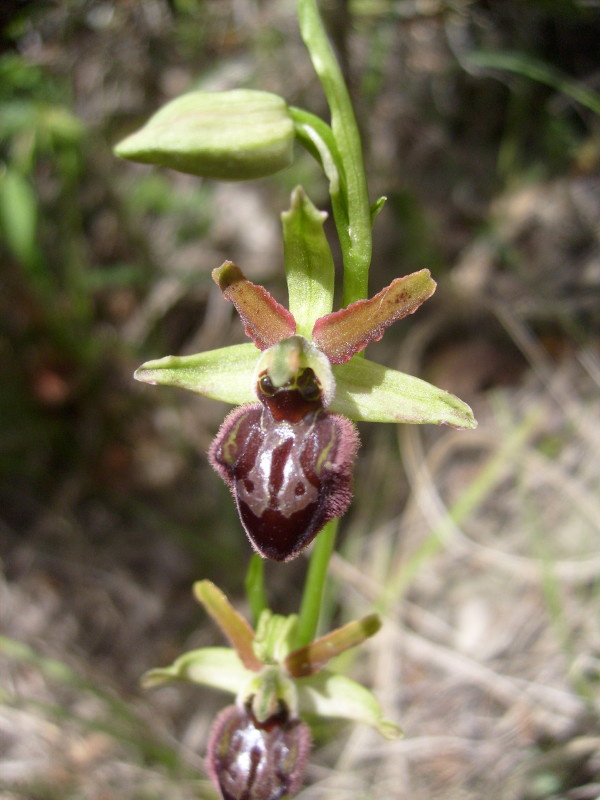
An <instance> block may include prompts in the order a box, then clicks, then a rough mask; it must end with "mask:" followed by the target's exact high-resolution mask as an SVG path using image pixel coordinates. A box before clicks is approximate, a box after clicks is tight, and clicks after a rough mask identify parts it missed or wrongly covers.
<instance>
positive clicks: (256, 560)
mask: <svg viewBox="0 0 600 800" xmlns="http://www.w3.org/2000/svg"><path fill="white" fill-rule="evenodd" d="M246 597H247V598H248V603H249V605H250V610H251V612H252V621H253V623H254V624H255V625H256V623H257V622H258V618H259V617H260V615H261V614H262V612H263V611H264V610H265V608H268V603H267V595H266V592H265V562H264V561H263V559H262V558H261V557H260V556H259V555H257V554H256V553H255V554H254V555H253V556H252V558H251V559H250V564H249V565H248V571H247V572H246Z"/></svg>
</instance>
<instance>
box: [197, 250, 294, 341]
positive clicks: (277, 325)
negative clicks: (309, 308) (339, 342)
mask: <svg viewBox="0 0 600 800" xmlns="http://www.w3.org/2000/svg"><path fill="white" fill-rule="evenodd" d="M212 277H213V280H214V282H215V283H216V284H217V286H218V287H219V288H220V289H221V291H222V292H223V295H224V296H225V298H226V299H227V300H229V301H230V302H232V303H233V305H234V306H235V307H236V309H237V311H238V314H239V315H240V317H241V319H242V322H243V324H244V330H245V332H246V336H249V337H250V339H252V341H253V342H254V344H255V345H256V346H257V347H258V348H259V350H266V349H267V347H272V346H273V345H274V344H277V342H280V341H281V340H282V339H287V338H288V337H289V336H293V335H294V334H295V333H296V322H295V320H294V317H293V316H292V314H291V313H290V312H289V311H288V310H287V308H284V307H283V306H282V305H281V304H280V303H278V302H277V300H275V298H274V297H272V296H271V295H270V294H269V292H267V290H266V289H265V288H264V287H262V286H257V285H256V284H255V283H251V282H250V281H249V280H248V279H247V278H246V277H245V276H244V273H243V272H242V270H241V269H240V268H239V267H238V266H236V265H235V264H234V263H232V262H231V261H226V262H225V263H224V264H221V266H220V267H218V268H217V269H214V270H213V272H212Z"/></svg>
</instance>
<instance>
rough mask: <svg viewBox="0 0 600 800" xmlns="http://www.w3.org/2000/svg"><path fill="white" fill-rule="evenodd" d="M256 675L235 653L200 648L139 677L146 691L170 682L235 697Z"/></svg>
mask: <svg viewBox="0 0 600 800" xmlns="http://www.w3.org/2000/svg"><path fill="white" fill-rule="evenodd" d="M255 674H256V673H255V672H252V671H250V670H247V669H246V668H245V667H244V665H243V664H242V662H241V661H240V659H239V657H238V655H237V653H236V652H235V650H232V649H231V648H229V647H201V648H200V649H198V650H190V651H189V652H188V653H184V654H183V655H182V656H180V657H179V658H178V659H177V660H176V661H174V662H173V664H171V666H169V667H159V668H157V669H151V670H149V671H148V672H146V673H145V674H144V675H143V677H142V686H143V687H144V688H146V689H147V688H150V687H153V686H161V685H162V684H164V683H168V682H169V681H176V680H180V681H191V682H192V683H201V684H203V685H205V686H211V687H212V688H213V689H221V690H222V691H224V692H231V694H235V695H237V694H238V692H239V690H240V687H241V686H246V685H247V684H248V682H249V681H250V680H251V679H252V677H253V676H254V675H255Z"/></svg>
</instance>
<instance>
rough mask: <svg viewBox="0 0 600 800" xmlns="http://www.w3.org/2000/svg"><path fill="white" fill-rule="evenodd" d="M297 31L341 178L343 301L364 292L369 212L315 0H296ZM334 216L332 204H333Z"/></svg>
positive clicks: (356, 147)
mask: <svg viewBox="0 0 600 800" xmlns="http://www.w3.org/2000/svg"><path fill="white" fill-rule="evenodd" d="M298 18H299V22H300V32H301V34H302V38H303V40H304V43H305V44H306V47H307V48H308V52H309V54H310V57H311V60H312V63H313V66H314V68H315V72H316V73H317V76H318V78H319V80H320V81H321V84H322V86H323V90H324V92H325V97H326V98H327V102H328V104H329V108H330V111H331V129H332V131H333V136H334V139H335V142H336V145H337V151H338V153H339V156H340V160H341V164H342V166H343V172H344V177H345V183H346V192H347V201H346V202H347V208H348V218H347V221H346V222H344V221H343V220H338V218H337V216H336V225H337V226H338V227H340V226H341V225H345V232H344V235H343V236H340V243H341V245H342V250H343V259H344V293H343V299H342V304H343V305H344V306H346V305H348V304H349V303H352V302H354V301H355V300H361V299H363V298H365V297H367V296H368V276H369V266H370V263H371V247H372V244H371V213H370V207H369V198H368V194H367V181H366V177H365V169H364V164H363V158H362V148H361V142H360V134H359V132H358V126H357V124H356V118H355V116H354V110H353V108H352V102H351V100H350V95H349V94H348V90H347V88H346V83H345V81H344V77H343V75H342V71H341V69H340V66H339V64H338V62H337V59H336V57H335V53H334V51H333V48H332V46H331V44H330V42H329V39H328V38H327V34H326V33H325V29H324V27H323V22H322V20H321V17H320V14H319V9H318V6H317V2H316V0H298ZM334 215H335V207H334Z"/></svg>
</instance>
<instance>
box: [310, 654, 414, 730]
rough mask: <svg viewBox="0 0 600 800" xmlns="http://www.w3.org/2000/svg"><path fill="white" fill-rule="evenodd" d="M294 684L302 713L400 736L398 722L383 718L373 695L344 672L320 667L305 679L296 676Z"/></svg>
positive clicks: (379, 706)
mask: <svg viewBox="0 0 600 800" xmlns="http://www.w3.org/2000/svg"><path fill="white" fill-rule="evenodd" d="M295 685H296V689H297V691H298V706H299V710H300V713H301V714H315V715H316V716H319V717H334V718H339V719H348V720H353V721H354V722H362V723H364V724H365V725H370V726H371V727H372V728H375V730H377V731H379V733H380V734H381V735H382V736H383V737H385V738H386V739H397V738H398V737H399V736H402V730H401V729H400V728H399V727H398V725H396V724H395V723H393V722H391V721H390V720H387V719H385V718H384V716H383V710H382V708H381V705H380V704H379V701H378V700H377V698H376V697H375V695H374V694H373V693H372V692H370V691H369V690H368V689H365V687H364V686H361V685H360V683H357V682H356V681H353V680H352V679H351V678H347V677H346V676H345V675H338V674H336V673H334V672H331V671H329V670H323V671H322V672H319V673H317V674H316V675H311V676H310V677H308V678H299V679H298V680H297V681H296V683H295Z"/></svg>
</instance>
